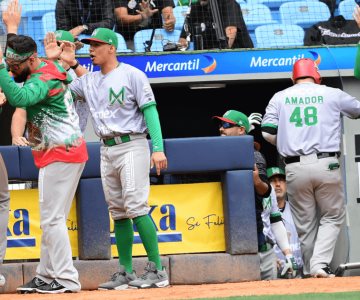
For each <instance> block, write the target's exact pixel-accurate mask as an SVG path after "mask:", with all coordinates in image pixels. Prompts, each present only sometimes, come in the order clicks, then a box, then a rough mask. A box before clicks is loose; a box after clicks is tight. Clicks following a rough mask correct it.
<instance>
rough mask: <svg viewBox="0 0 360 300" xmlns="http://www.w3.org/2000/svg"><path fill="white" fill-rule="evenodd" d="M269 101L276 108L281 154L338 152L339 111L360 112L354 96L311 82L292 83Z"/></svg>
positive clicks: (351, 113) (351, 115)
mask: <svg viewBox="0 0 360 300" xmlns="http://www.w3.org/2000/svg"><path fill="white" fill-rule="evenodd" d="M272 100H274V101H275V102H276V104H275V105H276V107H277V110H278V118H279V120H278V134H277V139H278V142H277V144H278V150H279V152H280V153H281V154H282V155H283V156H298V155H307V154H311V153H314V152H337V151H339V150H340V149H339V148H340V136H341V130H340V129H341V118H340V116H341V114H345V115H347V116H349V117H354V116H357V115H359V114H360V106H359V102H358V101H357V100H356V99H355V98H354V97H352V96H350V95H348V94H347V93H344V92H343V91H341V90H340V89H337V88H331V87H327V86H325V85H319V84H315V83H312V82H304V83H299V84H295V85H294V86H292V87H290V88H288V89H285V90H283V91H281V92H279V93H277V94H276V95H275V96H274V98H273V99H272Z"/></svg>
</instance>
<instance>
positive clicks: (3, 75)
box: [0, 64, 49, 107]
mask: <svg viewBox="0 0 360 300" xmlns="http://www.w3.org/2000/svg"><path fill="white" fill-rule="evenodd" d="M1 66H3V67H1ZM0 87H1V88H2V90H3V92H4V94H5V96H6V99H7V101H8V102H9V103H10V104H11V105H12V106H15V107H28V106H32V105H34V104H36V103H38V102H40V101H42V100H44V99H45V98H46V96H47V94H48V92H49V88H48V86H47V84H46V83H45V82H43V81H41V80H40V79H38V78H36V77H35V78H30V79H29V80H27V81H26V84H25V85H24V86H23V87H19V86H18V85H17V84H16V83H15V82H14V81H13V79H12V78H11V77H10V75H9V74H8V72H7V70H6V68H5V66H4V65H3V64H0Z"/></svg>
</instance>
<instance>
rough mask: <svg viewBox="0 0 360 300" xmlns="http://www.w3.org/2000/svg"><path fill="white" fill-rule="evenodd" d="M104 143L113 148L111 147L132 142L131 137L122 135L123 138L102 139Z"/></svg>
mask: <svg viewBox="0 0 360 300" xmlns="http://www.w3.org/2000/svg"><path fill="white" fill-rule="evenodd" d="M102 141H103V143H104V145H106V146H110V147H111V146H115V145H119V144H123V143H127V142H130V135H129V134H126V135H121V136H115V137H113V138H108V139H102Z"/></svg>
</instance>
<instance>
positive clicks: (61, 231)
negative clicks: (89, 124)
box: [0, 0, 88, 294]
mask: <svg viewBox="0 0 360 300" xmlns="http://www.w3.org/2000/svg"><path fill="white" fill-rule="evenodd" d="M20 17H21V7H20V6H19V3H18V0H13V1H11V2H10V4H9V5H8V8H7V10H6V12H5V14H4V13H3V20H4V23H5V25H6V26H7V29H8V32H9V34H8V41H7V48H6V64H7V67H8V68H9V69H10V71H11V72H12V74H13V76H14V80H15V82H18V83H20V82H24V85H23V86H22V87H19V86H18V85H17V84H16V83H15V82H14V80H13V79H12V78H11V77H10V76H9V74H8V72H7V70H6V67H5V64H4V63H3V52H2V49H0V87H1V88H2V90H3V91H4V94H5V96H6V99H7V101H8V102H9V103H10V104H11V105H13V106H15V107H22V108H23V109H25V110H26V117H27V123H28V131H29V144H30V146H31V148H32V154H33V157H34V161H35V165H36V166H37V167H38V168H39V183H38V186H39V204H40V226H41V229H42V237H41V254H40V263H39V265H38V267H37V269H36V276H35V277H34V278H33V279H32V280H31V281H30V282H28V283H26V284H24V285H22V286H20V287H19V288H18V289H17V290H18V292H21V293H24V292H35V291H36V292H39V293H51V294H54V293H64V292H77V291H79V290H80V289H81V285H80V282H79V275H78V272H77V270H76V269H75V268H74V265H73V260H72V253H71V247H70V241H69V236H68V232H67V226H66V219H67V216H68V214H69V211H70V207H71V202H72V199H73V197H74V194H75V190H76V187H77V184H78V181H79V179H80V175H81V173H82V171H83V169H84V166H85V162H86V160H87V159H88V155H87V150H86V145H85V141H84V139H83V137H82V134H81V131H80V127H79V118H78V115H77V114H76V112H75V108H74V104H73V99H72V94H71V91H70V90H69V88H68V84H69V83H70V81H71V78H70V77H69V76H68V75H67V73H66V71H65V70H64V69H63V68H62V67H61V66H60V65H59V64H58V63H57V62H51V61H49V60H40V59H39V58H38V56H37V46H36V43H35V41H34V40H33V39H32V38H30V37H28V36H23V35H16V34H15V33H13V32H12V31H13V29H14V28H16V30H17V26H18V24H19V20H20ZM16 30H15V29H14V31H15V32H16Z"/></svg>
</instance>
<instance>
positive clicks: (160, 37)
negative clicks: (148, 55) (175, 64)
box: [134, 28, 181, 52]
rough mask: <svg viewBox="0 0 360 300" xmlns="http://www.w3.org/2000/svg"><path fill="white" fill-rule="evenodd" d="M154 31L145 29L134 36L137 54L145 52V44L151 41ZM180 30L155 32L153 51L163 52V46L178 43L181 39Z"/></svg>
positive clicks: (158, 30)
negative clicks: (168, 43)
mask: <svg viewBox="0 0 360 300" xmlns="http://www.w3.org/2000/svg"><path fill="white" fill-rule="evenodd" d="M151 32H152V29H143V30H139V31H137V32H136V33H135V35H134V48H135V52H145V46H144V43H145V42H146V41H149V40H150V37H151ZM180 33H181V31H180V30H176V29H175V30H174V31H172V32H168V31H166V30H165V29H162V28H157V29H156V30H155V35H154V39H153V43H152V46H151V51H163V46H164V45H165V44H166V43H167V42H174V43H177V42H178V41H179V38H180Z"/></svg>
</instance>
